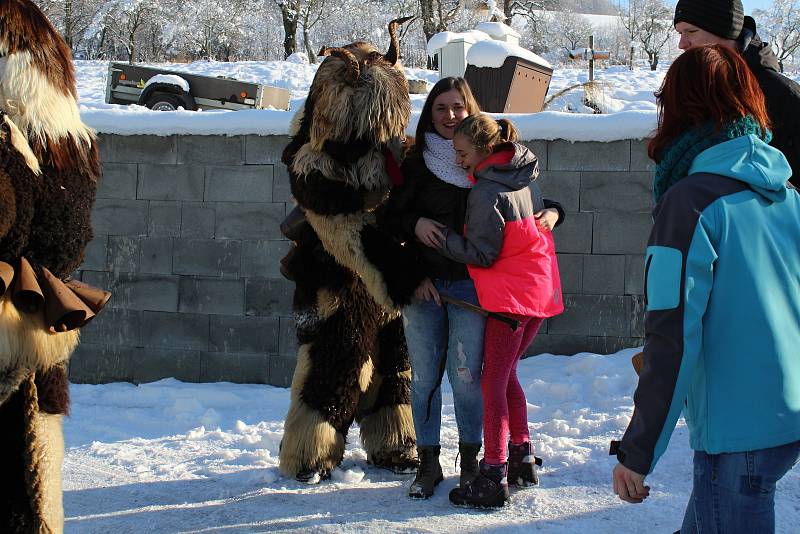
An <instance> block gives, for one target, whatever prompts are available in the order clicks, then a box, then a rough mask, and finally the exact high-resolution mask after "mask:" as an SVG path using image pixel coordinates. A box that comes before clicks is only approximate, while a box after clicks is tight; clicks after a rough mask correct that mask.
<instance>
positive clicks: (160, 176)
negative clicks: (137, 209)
mask: <svg viewBox="0 0 800 534" xmlns="http://www.w3.org/2000/svg"><path fill="white" fill-rule="evenodd" d="M204 187H205V168H204V167H203V166H202V165H147V164H141V165H139V189H138V191H137V197H138V198H140V199H144V200H203V188H204Z"/></svg>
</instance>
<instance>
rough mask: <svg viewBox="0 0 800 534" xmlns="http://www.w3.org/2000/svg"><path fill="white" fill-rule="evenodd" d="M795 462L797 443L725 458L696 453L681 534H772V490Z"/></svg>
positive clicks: (798, 450)
mask: <svg viewBox="0 0 800 534" xmlns="http://www.w3.org/2000/svg"><path fill="white" fill-rule="evenodd" d="M798 459H800V441H795V442H794V443H789V444H788V445H782V446H780V447H773V448H770V449H761V450H757V451H747V452H737V453H727V454H706V453H704V452H700V451H695V453H694V488H693V489H692V496H691V497H690V498H689V505H688V506H687V508H686V515H685V516H684V518H683V525H682V526H681V534H707V533H708V534H739V533H741V534H754V533H758V534H769V533H771V532H775V485H776V484H777V482H778V481H779V480H780V479H781V478H783V476H784V475H785V474H786V473H788V472H789V471H790V470H791V469H792V467H793V466H794V465H795V464H796V463H797V461H798Z"/></svg>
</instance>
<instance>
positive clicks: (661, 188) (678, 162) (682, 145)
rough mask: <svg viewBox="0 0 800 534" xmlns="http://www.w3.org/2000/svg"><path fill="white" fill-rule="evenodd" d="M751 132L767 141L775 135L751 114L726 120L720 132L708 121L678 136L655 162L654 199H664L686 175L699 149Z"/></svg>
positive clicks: (702, 149) (700, 150)
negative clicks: (760, 124) (663, 196)
mask: <svg viewBox="0 0 800 534" xmlns="http://www.w3.org/2000/svg"><path fill="white" fill-rule="evenodd" d="M749 134H753V135H757V136H758V137H759V138H761V139H762V140H763V141H764V142H765V143H769V142H770V140H771V139H772V133H771V132H770V131H769V130H766V131H761V126H759V124H758V123H757V122H756V121H755V120H754V119H753V117H750V116H749V115H748V116H747V117H741V118H739V119H736V120H735V121H733V122H730V123H728V124H726V125H725V126H723V127H722V129H721V130H720V131H719V132H716V131H715V128H714V125H713V124H710V123H709V124H705V125H703V126H700V127H698V128H695V129H693V130H689V131H687V132H685V133H683V134H682V135H681V136H680V137H677V138H676V139H675V140H673V141H672V143H670V144H669V145H667V148H666V149H664V153H663V155H662V157H661V161H659V162H658V165H656V174H655V178H654V179H653V196H654V197H655V201H656V202H658V201H659V200H661V197H662V195H663V194H664V193H666V192H667V189H669V188H670V187H672V186H673V185H675V184H676V183H677V182H678V181H680V180H681V179H683V178H685V177H686V175H687V174H688V172H689V168H690V167H691V166H692V162H693V161H694V158H696V157H697V156H698V155H699V154H700V152H702V151H704V150H706V149H708V148H711V147H712V146H714V145H718V144H720V143H724V142H725V141H729V140H731V139H736V138H737V137H742V136H743V135H749Z"/></svg>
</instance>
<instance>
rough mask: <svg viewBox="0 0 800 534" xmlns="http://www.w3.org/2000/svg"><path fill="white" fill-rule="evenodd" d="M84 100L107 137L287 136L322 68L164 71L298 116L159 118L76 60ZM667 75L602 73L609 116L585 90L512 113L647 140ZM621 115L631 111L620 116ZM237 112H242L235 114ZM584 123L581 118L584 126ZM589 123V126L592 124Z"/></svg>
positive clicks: (524, 128)
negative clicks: (111, 96) (113, 93)
mask: <svg viewBox="0 0 800 534" xmlns="http://www.w3.org/2000/svg"><path fill="white" fill-rule="evenodd" d="M75 64H76V69H77V79H78V94H79V98H80V104H81V115H82V117H83V119H84V121H85V122H86V123H87V124H89V125H90V126H92V127H93V128H95V129H96V130H98V131H100V132H105V133H121V134H145V133H150V134H160V135H168V134H176V133H177V134H181V133H187V134H188V133H203V134H228V135H235V134H245V133H260V134H285V133H286V132H287V131H288V129H289V123H290V120H291V116H292V114H293V111H294V110H296V109H298V108H299V107H300V105H301V104H302V103H303V101H304V100H305V98H306V96H307V93H308V88H309V87H310V85H311V82H312V80H313V78H314V74H315V72H316V65H310V64H308V63H298V62H291V61H243V62H232V63H223V62H206V61H202V62H195V63H191V64H160V65H158V66H159V67H162V68H166V69H171V70H177V71H183V72H191V73H195V74H204V75H209V76H229V77H234V78H237V79H240V80H244V81H251V82H257V83H262V84H266V85H272V86H275V87H282V88H285V89H289V90H290V91H291V92H292V99H291V110H292V111H290V112H286V111H277V110H246V111H237V112H227V111H204V112H201V113H197V112H188V111H176V112H154V111H151V110H149V109H146V108H142V107H140V106H124V105H117V104H106V103H105V83H106V76H107V72H108V62H105V61H76V62H75ZM664 72H665V70H664V69H663V68H662V69H660V70H659V71H657V72H655V73H651V72H650V71H649V70H636V71H633V72H631V71H629V70H627V69H626V68H624V67H610V68H607V69H598V70H597V71H596V78H597V79H598V85H597V86H596V91H595V92H594V94H595V95H598V96H597V98H598V99H599V104H598V105H600V106H601V107H602V109H603V110H604V111H605V112H607V113H610V115H606V116H604V117H597V116H594V117H592V116H586V115H577V116H576V115H575V113H576V112H577V113H586V112H589V113H591V110H590V109H588V108H586V107H585V106H583V102H582V101H583V89H582V88H580V87H578V88H575V89H572V90H571V91H569V92H567V93H566V94H565V95H563V96H561V97H559V98H557V99H555V100H554V101H553V102H552V104H550V105H549V106H548V111H546V112H544V113H537V114H528V115H511V116H510V118H512V119H513V120H514V121H515V123H516V124H517V126H518V127H519V128H520V133H521V135H522V136H523V137H525V138H527V139H570V140H574V141H581V140H597V141H611V140H615V139H628V138H641V137H645V136H646V135H647V134H648V133H649V132H650V131H651V130H652V129H653V128H654V127H655V121H656V114H655V109H656V107H655V97H654V96H653V91H654V90H655V89H656V88H657V87H658V85H659V84H660V83H661V79H662V78H663V76H664ZM406 76H407V77H409V78H415V79H421V80H425V81H426V82H428V88H429V89H430V88H431V87H432V86H433V84H434V83H436V81H437V80H438V73H437V72H435V71H427V70H423V69H412V68H407V69H406ZM587 79H588V72H587V70H586V69H585V68H579V66H578V65H573V64H570V65H568V66H566V67H562V66H556V69H555V73H554V76H553V80H552V83H551V86H550V93H549V94H550V95H554V94H556V93H558V92H559V91H562V90H563V89H565V88H569V87H571V86H573V85H579V84H581V83H583V82H585V81H587ZM426 96H427V95H411V103H412V106H413V109H414V114H413V116H412V119H411V124H410V125H409V133H413V130H414V128H415V127H416V121H417V117H418V115H419V111H420V110H421V109H422V106H423V104H424V102H425V98H426ZM618 112H627V113H624V114H621V115H620V114H618ZM231 113H234V114H233V115H232V114H231ZM578 119H580V120H578ZM587 121H589V122H587Z"/></svg>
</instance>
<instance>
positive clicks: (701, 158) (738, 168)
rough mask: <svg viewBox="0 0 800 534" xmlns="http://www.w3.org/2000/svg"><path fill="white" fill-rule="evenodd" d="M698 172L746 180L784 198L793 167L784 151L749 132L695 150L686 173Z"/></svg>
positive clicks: (770, 195)
mask: <svg viewBox="0 0 800 534" xmlns="http://www.w3.org/2000/svg"><path fill="white" fill-rule="evenodd" d="M700 172H707V173H710V174H719V175H722V176H727V177H729V178H733V179H735V180H739V181H740V182H745V183H747V184H749V185H750V188H751V189H753V190H754V191H756V192H757V193H759V194H760V195H762V196H764V197H766V198H768V199H770V200H772V201H777V200H781V199H783V198H784V196H785V194H786V181H787V180H789V178H790V177H791V176H792V168H791V167H790V166H789V162H788V161H787V160H786V157H785V156H784V155H783V153H782V152H781V151H780V150H778V149H777V148H773V147H771V146H769V145H768V144H767V143H765V142H764V141H762V140H761V139H759V138H758V136H755V135H752V134H750V135H743V136H742V137H737V138H735V139H731V140H730V141H725V142H724V143H720V144H718V145H714V146H712V147H711V148H708V149H706V150H704V151H703V152H701V153H700V154H698V155H697V157H696V158H695V159H694V161H693V162H692V166H691V167H690V168H689V174H695V173H700Z"/></svg>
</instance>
